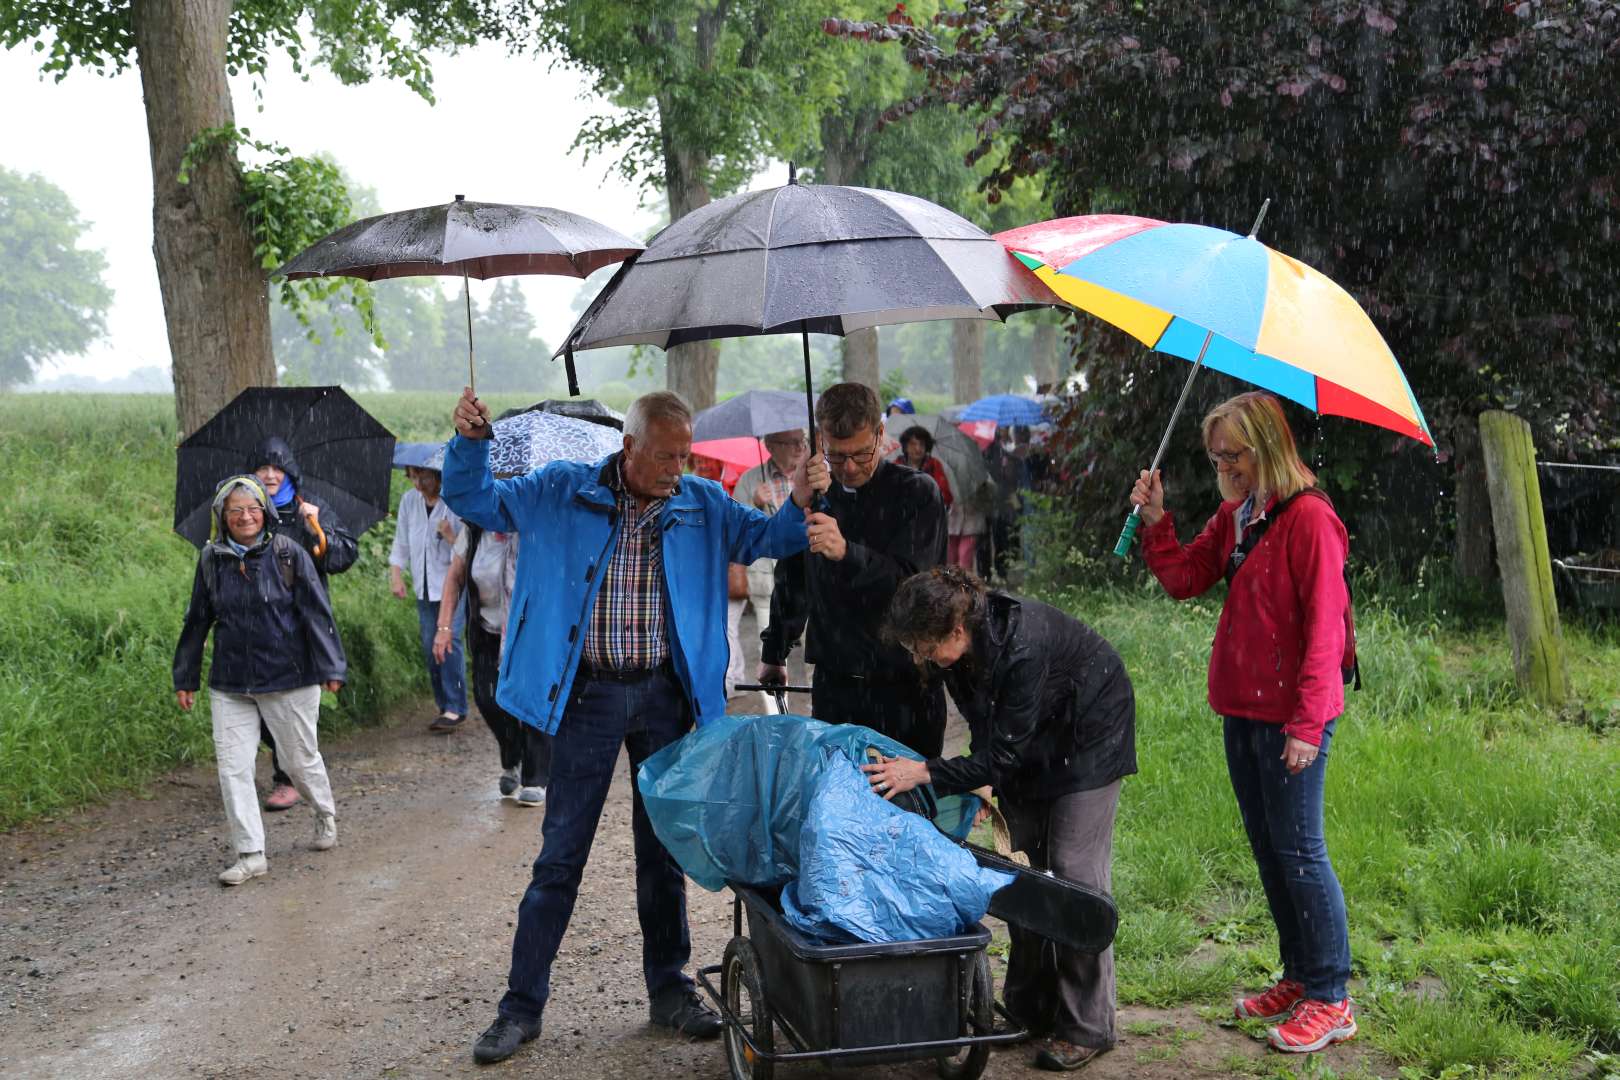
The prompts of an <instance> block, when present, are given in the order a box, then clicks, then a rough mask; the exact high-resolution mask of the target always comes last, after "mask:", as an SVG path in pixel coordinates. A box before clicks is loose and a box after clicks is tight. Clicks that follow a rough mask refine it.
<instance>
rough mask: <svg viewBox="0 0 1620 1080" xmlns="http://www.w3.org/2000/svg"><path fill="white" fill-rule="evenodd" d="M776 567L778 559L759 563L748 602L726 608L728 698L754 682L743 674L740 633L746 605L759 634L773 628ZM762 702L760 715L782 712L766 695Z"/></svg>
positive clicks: (751, 578)
mask: <svg viewBox="0 0 1620 1080" xmlns="http://www.w3.org/2000/svg"><path fill="white" fill-rule="evenodd" d="M775 566H776V560H775V559H758V560H756V561H755V562H754V563H753V565H751V566H749V568H748V599H746V600H730V601H727V604H726V645H727V646H728V647H729V648H730V649H731V662H730V663H729V664H728V665H727V666H726V696H727V697H731V696H732V689H731V688H732V687H733V686H735V685H737V684H738V683H740V682H753V681H754V680H753V679H752V678H750V677H749V675H748V672H747V671H745V670H744V668H745V664H744V662H743V648H742V637H741V635H740V634H739V633H738V627H739V626H740V625H741V621H742V614H743V607H744V605H748V604H752V605H753V608H754V620H755V622H756V623H758V625H759V630H760V633H764V632H765V630H766V628H767V627H769V626H770V625H771V590H772V589H773V588H775V585H776V579H775V577H773V576H772V573H771V571H772V569H773V568H774V567H775ZM759 697H760V701H761V702H763V705H762V707H761V710H760V711H761V712H764V713H767V714H770V715H774V714H775V713H777V712H778V711H779V710H778V709H777V707H776V699H775V698H773V697H771V695H769V694H766V693H761V694H760V695H759Z"/></svg>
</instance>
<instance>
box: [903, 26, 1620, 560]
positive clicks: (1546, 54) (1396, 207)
mask: <svg viewBox="0 0 1620 1080" xmlns="http://www.w3.org/2000/svg"><path fill="white" fill-rule="evenodd" d="M949 22H950V25H949V29H948V31H946V32H943V33H941V34H939V35H938V36H936V35H935V34H934V33H933V32H930V31H925V30H917V31H908V32H907V42H906V46H907V55H908V58H909V59H911V60H912V61H913V62H914V63H915V64H917V65H918V66H919V67H920V68H922V69H923V70H925V71H927V72H928V74H929V77H930V82H931V91H930V97H931V98H932V99H934V100H940V101H945V102H948V103H951V104H953V105H956V106H958V107H961V108H963V109H965V110H967V111H968V112H969V113H970V114H971V115H973V116H974V117H975V118H976V119H977V120H978V122H979V131H980V134H981V141H980V143H979V145H978V146H977V147H976V148H975V149H974V151H973V155H972V156H973V157H975V158H979V157H983V156H989V155H992V154H996V153H1000V154H1001V155H1002V158H1001V161H1000V163H999V164H998V165H997V166H996V167H995V169H994V170H993V171H992V172H991V173H990V175H989V176H988V177H987V179H986V182H985V189H986V194H987V195H988V196H989V197H991V198H994V197H996V195H997V194H998V193H999V192H1000V191H1001V190H1002V189H1003V188H1004V187H1005V185H1006V184H1008V183H1009V182H1011V181H1012V180H1013V179H1015V178H1017V177H1020V176H1039V177H1042V178H1044V180H1045V182H1046V184H1047V186H1048V190H1049V192H1050V194H1051V197H1052V201H1053V204H1054V208H1055V209H1056V210H1057V212H1058V213H1062V214H1077V213H1091V212H1097V211H1105V210H1123V211H1126V212H1133V213H1142V214H1147V215H1150V216H1154V217H1159V218H1164V219H1168V220H1189V221H1199V222H1205V223H1209V224H1215V225H1222V226H1225V227H1227V228H1231V229H1234V230H1235V231H1244V230H1245V229H1246V228H1247V226H1248V225H1249V223H1250V221H1251V220H1252V219H1253V216H1254V213H1255V211H1256V209H1258V207H1259V205H1260V203H1261V201H1262V200H1263V199H1265V198H1267V197H1271V198H1273V199H1275V200H1276V201H1275V203H1274V205H1273V206H1272V210H1271V214H1270V216H1269V217H1268V218H1267V219H1266V224H1265V229H1264V232H1263V235H1262V239H1264V240H1266V241H1268V242H1269V243H1272V244H1273V245H1274V246H1275V247H1277V248H1279V249H1281V250H1283V251H1286V252H1288V253H1290V254H1292V255H1295V256H1297V257H1299V258H1301V259H1302V260H1304V261H1306V262H1308V263H1311V264H1312V265H1315V266H1317V267H1319V268H1321V269H1322V270H1323V271H1325V272H1326V273H1328V274H1329V275H1330V276H1332V277H1333V278H1334V279H1335V280H1337V281H1339V282H1340V283H1341V284H1343V285H1344V286H1345V287H1346V288H1348V289H1349V290H1350V291H1351V292H1352V293H1353V294H1355V295H1356V296H1357V298H1358V299H1360V300H1361V301H1362V302H1363V304H1364V305H1365V306H1366V307H1367V309H1368V310H1369V311H1370V312H1371V313H1372V315H1373V318H1374V320H1375V321H1376V322H1377V323H1378V325H1379V326H1380V328H1381V329H1382V330H1383V331H1384V334H1385V337H1386V338H1387V340H1388V341H1389V343H1390V345H1391V347H1392V348H1393V349H1394V351H1395V354H1396V356H1397V357H1398V358H1400V360H1401V361H1402V363H1403V365H1404V367H1405V369H1406V372H1407V375H1408V378H1409V379H1410V381H1411V383H1412V387H1413V390H1414V392H1415V393H1416V395H1417V397H1418V399H1419V401H1420V402H1421V403H1422V404H1423V406H1424V408H1425V410H1426V412H1427V413H1428V416H1429V419H1430V421H1431V423H1432V425H1433V426H1434V428H1435V431H1436V435H1437V437H1438V438H1439V440H1440V442H1441V446H1442V450H1443V451H1446V452H1448V453H1456V454H1457V455H1458V456H1459V458H1460V464H1462V465H1463V466H1464V471H1463V473H1462V480H1463V483H1464V486H1465V487H1466V485H1467V484H1468V482H1469V481H1468V477H1469V473H1468V471H1467V464H1468V459H1469V457H1470V455H1471V453H1472V443H1471V439H1470V433H1471V432H1472V431H1473V429H1474V425H1475V417H1476V416H1477V414H1478V413H1479V412H1480V411H1481V410H1482V409H1485V408H1491V407H1505V408H1509V409H1514V410H1516V411H1518V412H1520V413H1521V414H1522V415H1524V416H1525V417H1526V418H1527V419H1529V420H1530V422H1531V423H1532V424H1533V425H1534V427H1535V431H1536V438H1537V440H1538V443H1539V444H1540V445H1541V446H1542V447H1543V448H1544V450H1546V451H1547V452H1550V453H1554V454H1558V455H1561V456H1562V455H1577V454H1581V453H1587V452H1591V451H1594V450H1596V449H1599V448H1601V447H1605V446H1607V447H1613V446H1616V445H1620V378H1617V376H1620V371H1617V357H1620V334H1617V324H1620V302H1617V300H1616V295H1615V289H1614V287H1613V283H1614V281H1615V280H1616V279H1617V274H1620V242H1617V237H1616V232H1617V226H1620V221H1617V217H1620V183H1617V181H1620V95H1616V93H1615V87H1616V86H1617V85H1620V44H1617V41H1620V38H1617V34H1616V27H1617V26H1620V4H1617V3H1616V2H1614V0H1537V2H1525V3H1506V4H1504V3H1501V2H1500V0H1489V2H1487V0H1427V2H1425V3H1421V4H1417V3H1406V2H1403V0H1382V2H1378V3H1368V2H1360V0H1309V2H1298V3H1265V4H1227V3H1217V2H1214V0H1161V2H1155V3H1153V4H1151V5H1142V4H1135V3H1124V2H1112V0H1106V2H1102V0H1100V2H1091V3H1083V2H1074V0H1020V2H1017V3H1008V2H1003V0H969V2H968V3H967V4H966V7H965V9H964V11H963V12H961V13H959V14H958V15H955V16H953V17H952V18H951V19H950V20H949ZM874 25H875V24H874ZM1076 325H1077V327H1079V328H1080V329H1081V332H1082V333H1083V335H1084V337H1083V339H1082V341H1081V343H1080V344H1081V346H1082V348H1083V349H1084V350H1085V353H1086V355H1087V357H1088V363H1087V366H1086V375H1087V378H1088V380H1089V387H1090V388H1089V391H1088V393H1087V395H1086V396H1085V398H1084V399H1083V402H1082V408H1081V409H1080V410H1078V411H1077V413H1076V414H1075V420H1076V422H1075V424H1073V425H1072V427H1071V430H1070V435H1071V445H1072V446H1073V447H1074V449H1075V451H1076V454H1077V457H1078V459H1079V460H1078V461H1077V462H1076V464H1077V465H1078V466H1080V467H1081V468H1083V469H1084V470H1085V471H1086V474H1087V475H1089V476H1090V477H1092V478H1093V479H1094V480H1100V481H1102V483H1101V485H1100V490H1101V492H1102V493H1103V494H1102V498H1103V499H1104V500H1106V501H1107V503H1109V504H1112V505H1117V504H1118V503H1119V501H1120V494H1121V493H1122V492H1123V491H1124V490H1126V489H1127V487H1128V475H1129V473H1130V471H1131V470H1132V469H1134V468H1137V467H1139V466H1140V465H1141V464H1142V463H1143V462H1144V461H1145V458H1146V457H1147V456H1148V455H1149V454H1151V451H1152V446H1153V444H1154V442H1155V441H1156V438H1157V432H1156V431H1155V430H1154V426H1153V425H1152V424H1136V423H1132V422H1130V421H1129V418H1131V417H1140V416H1144V415H1146V416H1153V415H1158V416H1164V415H1167V414H1168V402H1169V401H1170V400H1171V399H1172V398H1173V395H1174V393H1175V392H1176V390H1177V389H1179V385H1180V383H1181V380H1182V378H1183V377H1184V376H1185V374H1186V369H1185V366H1184V365H1181V364H1179V363H1177V362H1174V361H1169V360H1166V359H1164V358H1162V357H1157V356H1154V355H1151V354H1146V353H1144V351H1143V350H1141V349H1140V348H1139V347H1138V346H1136V345H1135V344H1134V343H1133V342H1131V341H1130V340H1129V339H1127V338H1125V336H1124V335H1122V334H1119V333H1117V332H1115V331H1113V330H1103V329H1097V328H1096V324H1095V322H1094V321H1092V320H1079V321H1078V322H1077V324H1076ZM1230 389H1231V386H1230V384H1223V383H1222V382H1221V381H1220V380H1219V379H1213V380H1211V381H1210V386H1209V391H1208V392H1209V393H1225V392H1228V391H1229V390H1230ZM1194 427H1195V425H1191V424H1187V425H1184V426H1183V429H1182V432H1181V437H1182V440H1183V443H1182V445H1181V446H1180V448H1179V450H1178V455H1177V456H1179V457H1180V458H1181V459H1182V460H1192V459H1193V457H1194V454H1195V447H1193V446H1192V445H1189V443H1190V440H1191V439H1192V438H1194V437H1195V432H1194V430H1193V429H1194ZM1323 427H1324V429H1325V430H1328V431H1330V434H1331V441H1332V455H1331V458H1330V460H1328V461H1327V462H1326V463H1325V465H1326V470H1327V472H1328V473H1329V482H1330V484H1332V485H1333V486H1334V487H1335V490H1336V494H1343V495H1345V496H1347V498H1349V499H1350V500H1351V501H1356V500H1361V501H1363V503H1364V504H1365V505H1368V506H1371V504H1373V503H1376V502H1377V501H1378V499H1379V497H1380V491H1379V488H1380V485H1372V484H1366V483H1365V482H1364V481H1365V480H1366V479H1367V478H1368V477H1369V476H1373V475H1388V471H1389V470H1390V469H1391V468H1393V467H1394V466H1392V465H1391V462H1393V461H1395V460H1396V459H1405V460H1406V461H1407V462H1409V463H1410V464H1409V465H1408V466H1407V469H1408V471H1409V472H1410V471H1412V470H1413V468H1414V466H1415V465H1416V464H1419V463H1420V462H1421V460H1422V455H1421V454H1419V453H1418V452H1416V451H1409V452H1408V453H1402V454H1398V453H1395V452H1396V451H1399V450H1401V449H1402V444H1401V443H1400V442H1398V441H1397V440H1394V439H1391V438H1387V437H1384V436H1381V435H1378V434H1376V433H1373V432H1371V431H1369V430H1364V429H1359V428H1357V427H1356V426H1355V425H1349V424H1342V425H1340V424H1337V423H1324V425H1323ZM1431 471H1432V470H1431ZM1358 484H1359V487H1358ZM1201 486H1203V487H1207V486H1208V485H1207V484H1204V485H1201ZM1443 486H1444V487H1445V488H1450V487H1451V486H1452V485H1450V484H1446V485H1443ZM1384 487H1385V489H1386V490H1385V492H1384V494H1383V497H1384V498H1389V497H1390V496H1389V495H1388V493H1387V485H1384ZM1411 490H1412V489H1410V488H1408V489H1405V490H1404V491H1403V494H1402V495H1401V496H1400V499H1401V500H1403V502H1402V505H1401V506H1400V507H1398V508H1394V507H1392V509H1399V510H1400V512H1401V513H1402V514H1407V515H1409V514H1410V513H1411V510H1410V507H1409V505H1407V504H1408V503H1410V502H1411V499H1410V495H1411ZM1442 494H1443V495H1444V494H1445V493H1442ZM1463 502H1464V503H1465V504H1468V503H1469V500H1468V499H1467V498H1466V496H1465V497H1464V499H1463ZM1096 505H1097V506H1099V507H1100V506H1101V505H1104V503H1102V502H1099V503H1098V504H1096ZM1472 505H1473V506H1474V507H1475V508H1476V510H1477V508H1478V507H1479V506H1480V505H1482V504H1481V503H1480V501H1479V500H1478V499H1475V500H1473V501H1472ZM1465 509H1466V505H1465ZM1393 516H1395V515H1393V514H1392V517H1393ZM1112 517H1113V514H1112V513H1109V514H1107V515H1104V517H1103V520H1104V521H1106V522H1108V524H1105V525H1104V528H1111V527H1112V522H1111V518H1112ZM1458 532H1459V536H1460V537H1466V536H1469V535H1476V534H1479V533H1481V532H1488V529H1485V530H1482V529H1480V527H1479V524H1478V523H1477V522H1475V523H1472V524H1470V523H1468V522H1464V523H1462V524H1461V525H1460V526H1459V529H1458ZM1472 561H1473V563H1474V565H1473V567H1472V569H1475V570H1477V569H1478V568H1479V563H1480V560H1479V559H1478V558H1477V557H1475V558H1474V559H1473V560H1472Z"/></svg>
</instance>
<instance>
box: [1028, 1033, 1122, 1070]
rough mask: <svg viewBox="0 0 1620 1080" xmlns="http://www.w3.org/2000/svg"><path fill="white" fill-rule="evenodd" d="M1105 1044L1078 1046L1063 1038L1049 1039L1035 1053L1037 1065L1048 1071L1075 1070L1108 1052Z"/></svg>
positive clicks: (1038, 1067)
mask: <svg viewBox="0 0 1620 1080" xmlns="http://www.w3.org/2000/svg"><path fill="white" fill-rule="evenodd" d="M1108 1049H1109V1048H1108V1047H1105V1046H1076V1045H1075V1044H1074V1043H1072V1042H1064V1041H1063V1040H1062V1039H1048V1040H1047V1041H1046V1045H1045V1046H1042V1047H1041V1048H1040V1050H1038V1051H1037V1052H1036V1054H1035V1067H1036V1068H1037V1069H1045V1070H1046V1071H1047V1072H1074V1071H1075V1070H1076V1069H1083V1068H1085V1067H1086V1066H1087V1065H1090V1064H1091V1063H1092V1061H1093V1060H1095V1059H1096V1058H1098V1057H1100V1056H1102V1055H1103V1054H1106V1053H1108Z"/></svg>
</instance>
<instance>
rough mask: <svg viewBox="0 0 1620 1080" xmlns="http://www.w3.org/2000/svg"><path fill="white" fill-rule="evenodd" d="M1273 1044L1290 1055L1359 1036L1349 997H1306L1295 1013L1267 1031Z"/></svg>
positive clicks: (1295, 1009)
mask: <svg viewBox="0 0 1620 1080" xmlns="http://www.w3.org/2000/svg"><path fill="white" fill-rule="evenodd" d="M1266 1034H1267V1036H1268V1037H1269V1038H1270V1039H1271V1045H1272V1046H1275V1047H1276V1048H1277V1049H1279V1050H1281V1051H1283V1052H1285V1053H1289V1054H1311V1053H1315V1052H1316V1051H1318V1050H1320V1049H1322V1048H1323V1047H1325V1046H1327V1045H1329V1044H1330V1043H1336V1042H1343V1041H1344V1040H1346V1039H1353V1038H1355V1036H1356V1018H1355V1017H1354V1016H1353V1015H1352V1014H1351V1012H1350V999H1349V998H1345V999H1344V1000H1343V1001H1340V1002H1337V1003H1334V1002H1331V1001H1316V1000H1315V999H1312V998H1306V999H1305V1000H1304V1001H1301V1002H1300V1003H1299V1004H1298V1005H1297V1006H1296V1007H1295V1008H1294V1015H1293V1016H1290V1017H1289V1018H1288V1019H1287V1020H1286V1021H1284V1022H1283V1023H1281V1024H1278V1025H1277V1026H1276V1027H1274V1028H1271V1029H1270V1030H1269V1031H1268V1032H1267V1033H1266Z"/></svg>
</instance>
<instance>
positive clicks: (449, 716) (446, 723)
mask: <svg viewBox="0 0 1620 1080" xmlns="http://www.w3.org/2000/svg"><path fill="white" fill-rule="evenodd" d="M465 719H467V718H466V717H465V716H457V715H456V714H455V713H440V714H439V715H438V716H435V717H434V718H433V723H431V724H429V725H428V730H429V731H431V732H433V733H434V734H435V735H443V734H446V733H447V732H451V731H454V730H456V728H458V727H460V726H461V722H462V721H463V720H465Z"/></svg>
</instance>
